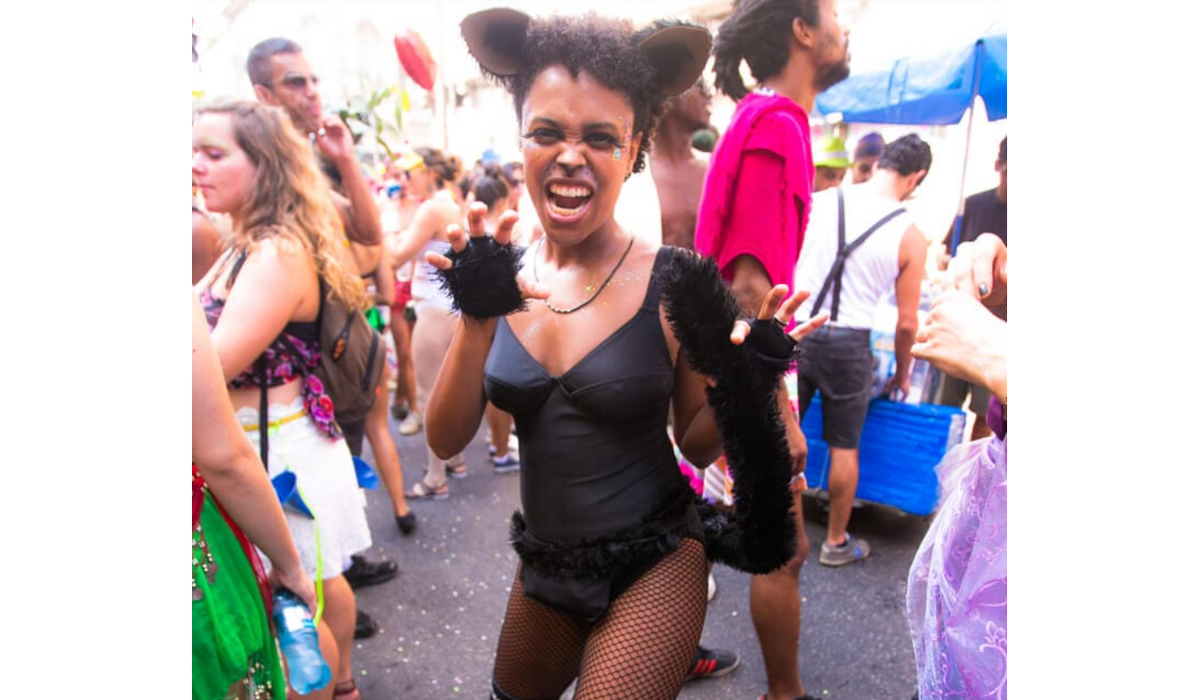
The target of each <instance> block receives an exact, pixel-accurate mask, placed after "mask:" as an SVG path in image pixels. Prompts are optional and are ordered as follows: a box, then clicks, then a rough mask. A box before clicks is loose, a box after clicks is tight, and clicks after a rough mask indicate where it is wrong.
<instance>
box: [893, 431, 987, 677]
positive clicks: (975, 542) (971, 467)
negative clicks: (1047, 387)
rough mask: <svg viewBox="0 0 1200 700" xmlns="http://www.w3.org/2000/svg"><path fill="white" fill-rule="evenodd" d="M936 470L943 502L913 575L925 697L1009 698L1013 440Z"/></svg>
mask: <svg viewBox="0 0 1200 700" xmlns="http://www.w3.org/2000/svg"><path fill="white" fill-rule="evenodd" d="M998 434H999V435H1003V433H1002V432H999V431H998ZM937 469H938V479H939V480H940V481H941V484H942V494H943V500H942V504H941V506H940V507H939V509H938V514H937V516H936V517H935V518H934V521H933V524H932V525H931V526H930V528H929V531H928V532H927V533H926V534H925V539H924V540H923V541H922V542H921V547H920V549H918V550H917V555H916V558H915V559H914V560H913V564H912V569H910V570H909V574H908V621H909V628H910V630H911V632H912V639H913V650H914V651H915V652H916V660H917V684H918V688H919V690H920V697H921V700H940V699H941V698H1007V697H1008V439H1007V436H1005V437H1003V438H1000V437H992V438H987V439H985V440H976V441H975V442H971V443H968V444H965V445H960V446H958V447H955V448H954V449H952V450H950V452H948V453H947V454H946V457H945V458H944V459H943V460H942V462H941V464H939V465H938V468H937Z"/></svg>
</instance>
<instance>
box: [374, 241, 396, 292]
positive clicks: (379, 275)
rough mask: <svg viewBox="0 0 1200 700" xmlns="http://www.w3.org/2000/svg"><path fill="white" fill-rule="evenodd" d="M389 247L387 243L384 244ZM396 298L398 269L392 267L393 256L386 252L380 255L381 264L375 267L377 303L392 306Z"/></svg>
mask: <svg viewBox="0 0 1200 700" xmlns="http://www.w3.org/2000/svg"><path fill="white" fill-rule="evenodd" d="M384 247H385V248H386V247H387V244H384ZM395 300H396V269H395V268H394V267H392V256H391V253H390V252H385V254H384V255H381V256H379V266H378V267H376V268H375V303H376V304H379V305H381V306H391V305H392V302H393V301H395Z"/></svg>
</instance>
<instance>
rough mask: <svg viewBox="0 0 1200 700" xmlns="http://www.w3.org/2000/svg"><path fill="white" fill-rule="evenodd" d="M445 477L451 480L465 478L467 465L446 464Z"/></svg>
mask: <svg viewBox="0 0 1200 700" xmlns="http://www.w3.org/2000/svg"><path fill="white" fill-rule="evenodd" d="M446 476H449V477H451V478H453V479H465V478H467V463H466V462H463V463H462V464H447V465H446Z"/></svg>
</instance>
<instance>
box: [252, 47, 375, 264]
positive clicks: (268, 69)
mask: <svg viewBox="0 0 1200 700" xmlns="http://www.w3.org/2000/svg"><path fill="white" fill-rule="evenodd" d="M246 72H247V73H249V74H250V83H251V84H252V85H253V86H254V96H255V97H257V98H258V101H259V102H262V103H263V104H268V105H272V106H274V107H282V108H283V109H284V110H285V111H286V112H287V113H288V116H290V117H291V118H292V124H293V125H294V126H295V127H296V128H297V129H299V130H300V133H302V134H307V135H308V137H309V139H310V140H311V141H312V142H313V144H314V145H315V146H316V151H317V153H318V154H319V156H320V157H321V158H322V160H323V161H324V163H323V165H324V164H328V165H331V166H332V168H330V167H322V170H324V171H325V172H326V174H327V175H330V177H331V179H332V180H334V185H335V187H334V193H333V194H334V197H333V199H334V203H336V204H337V207H338V213H339V214H341V217H342V224H343V225H344V226H345V227H346V236H347V237H348V238H349V239H350V240H352V241H354V242H355V243H360V244H362V245H364V246H373V247H374V254H373V256H372V257H373V260H374V262H372V264H371V266H372V267H373V266H374V265H375V264H378V260H379V257H378V256H379V250H380V249H379V248H378V246H379V245H380V244H381V243H382V242H383V230H382V228H381V225H380V217H379V209H378V207H376V206H375V196H374V195H373V194H372V192H371V188H370V186H369V185H368V184H367V179H366V177H364V176H363V173H362V169H361V168H360V167H359V164H358V160H357V159H356V158H355V157H354V139H353V138H351V136H350V130H349V129H347V128H346V125H345V124H343V123H342V120H341V119H339V118H338V117H337V116H334V115H325V114H323V113H322V110H321V95H320V93H319V92H317V84H318V82H319V78H317V76H316V75H314V74H313V72H312V68H311V67H309V65H308V59H307V58H305V56H304V52H303V50H301V48H300V45H299V44H297V43H296V42H294V41H291V40H290V39H284V38H282V37H276V38H273V39H267V40H265V41H262V42H259V44H258V45H256V46H255V47H254V48H253V49H251V50H250V57H249V58H248V59H247V60H246ZM362 272H363V273H366V272H369V271H368V270H363V271H362Z"/></svg>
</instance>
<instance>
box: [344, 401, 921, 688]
mask: <svg viewBox="0 0 1200 700" xmlns="http://www.w3.org/2000/svg"><path fill="white" fill-rule="evenodd" d="M391 425H392V433H393V438H394V439H395V440H396V445H397V448H398V450H399V453H400V459H401V463H402V468H403V470H404V481H405V484H406V485H411V484H412V483H413V482H414V481H416V480H417V479H418V478H420V476H421V475H422V473H423V471H424V468H425V461H426V457H425V454H426V453H425V447H424V433H418V434H417V435H413V436H401V435H400V434H399V433H398V432H397V429H396V428H397V424H396V422H395V421H392V424H391ZM364 456H365V457H366V459H367V460H368V461H369V462H371V463H372V464H373V463H374V458H373V456H372V455H371V453H370V448H369V447H368V448H367V453H366V455H364ZM466 456H467V464H468V466H469V468H470V471H469V474H468V476H467V477H466V478H465V479H451V481H450V489H451V496H450V498H449V499H448V500H445V501H417V502H413V504H412V508H413V510H414V511H415V512H416V514H417V517H418V525H417V530H416V532H415V533H413V534H412V535H409V536H407V537H403V536H401V534H400V532H399V530H398V529H397V528H396V525H395V520H394V518H393V514H392V510H391V503H390V501H389V500H388V497H387V495H386V493H385V492H384V491H382V490H380V491H368V492H367V500H368V519H369V521H370V525H371V533H372V537H373V541H374V544H373V546H372V548H371V550H370V557H371V558H372V559H377V558H388V559H392V560H395V561H396V562H397V563H398V564H399V567H400V574H399V576H397V577H396V578H395V579H393V580H392V581H389V582H386V583H383V584H380V585H376V586H371V587H368V588H363V589H360V590H359V591H358V592H357V594H358V603H359V607H360V609H362V610H364V611H366V612H367V613H369V614H370V615H372V616H373V617H374V618H375V619H376V620H377V621H378V622H379V624H380V627H381V631H380V632H379V633H378V634H377V635H375V636H374V637H372V638H370V639H366V640H359V641H358V642H356V646H355V652H354V669H355V673H356V675H357V681H358V685H359V688H360V689H361V691H362V696H363V698H364V700H383V699H385V698H387V699H394V698H405V699H411V700H424V699H426V698H429V699H433V698H458V697H465V698H475V699H477V700H483V699H484V698H487V697H488V696H489V693H490V690H491V681H490V679H491V672H492V662H493V659H494V655H495V647H496V637H497V634H498V632H499V630H500V622H501V619H502V617H503V614H504V607H505V603H506V600H507V597H508V592H509V590H510V586H511V584H512V577H513V574H514V573H515V571H516V566H517V560H516V555H515V554H514V553H513V551H512V549H511V548H510V547H509V545H508V541H507V535H508V520H509V517H510V515H511V514H512V511H513V510H514V509H516V508H518V507H519V486H518V482H519V478H520V477H519V474H518V473H516V472H514V473H511V474H495V473H493V472H492V468H491V465H490V462H489V460H488V457H487V447H486V443H485V442H484V433H483V430H481V431H480V433H479V435H477V436H476V439H475V440H474V441H473V442H472V443H471V445H470V447H468V449H467V451H466ZM382 488H383V487H382V485H381V486H380V489H382ZM805 518H806V520H807V531H808V536H809V539H810V540H811V541H812V542H813V547H812V549H811V553H810V555H809V559H808V561H807V563H806V564H805V566H804V569H803V572H802V574H801V579H800V593H801V596H802V633H801V639H800V653H799V657H798V664H799V669H800V673H801V678H802V679H803V681H804V684H805V687H806V690H807V691H808V693H809V694H811V695H813V696H814V697H817V698H822V699H829V700H909V698H911V697H912V696H913V691H914V689H915V687H916V686H915V683H916V680H915V679H916V674H915V671H914V668H913V653H912V645H911V643H910V641H909V636H908V625H907V622H906V620H905V616H904V591H905V582H906V579H907V575H908V566H909V563H910V562H911V561H912V557H913V555H914V553H915V552H916V548H917V546H918V545H919V543H920V541H921V537H922V536H923V534H924V532H925V529H926V528H927V527H928V522H929V521H928V520H927V519H925V518H919V517H915V516H910V515H905V514H902V513H899V512H898V511H895V510H891V509H889V508H886V507H882V506H876V505H872V504H864V505H863V506H862V507H859V508H856V509H855V511H854V514H853V516H852V519H851V522H850V530H851V532H853V533H854V534H855V535H857V536H860V537H863V538H865V539H867V540H869V541H870V544H871V556H870V557H869V558H868V559H866V560H865V561H862V562H858V563H855V564H851V565H849V566H845V567H842V568H838V569H830V568H826V567H824V566H821V565H820V564H819V563H818V562H817V554H818V551H819V543H820V542H821V540H822V538H823V537H824V509H823V508H822V506H821V503H820V501H819V500H818V499H816V498H806V499H805ZM714 576H715V578H716V581H717V587H718V590H717V594H716V597H715V598H714V599H713V600H712V602H711V603H710V604H709V608H708V617H707V619H706V621H705V625H704V634H703V638H702V640H701V643H702V644H705V645H707V646H710V647H720V648H725V649H731V650H734V651H736V652H737V653H738V654H739V655H740V657H741V665H740V667H739V668H738V669H736V670H735V671H734V672H733V673H732V674H730V675H727V676H724V677H721V678H712V679H707V680H702V681H696V682H692V683H689V684H687V685H686V686H685V687H684V689H683V691H682V692H681V693H680V695H679V697H680V698H683V699H684V700H716V699H718V698H719V699H725V698H729V699H737V700H753V699H754V698H757V697H759V696H760V695H762V694H763V693H764V692H766V673H765V671H764V669H763V662H762V658H761V655H760V652H759V648H758V641H757V638H756V637H755V634H754V627H753V624H752V622H751V619H750V614H749V607H748V592H749V576H748V575H746V574H743V573H740V572H738V571H734V570H732V569H728V568H726V567H724V566H717V567H716V568H715V570H714ZM565 697H569V693H568V695H567V696H565Z"/></svg>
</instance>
